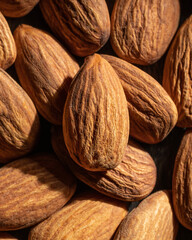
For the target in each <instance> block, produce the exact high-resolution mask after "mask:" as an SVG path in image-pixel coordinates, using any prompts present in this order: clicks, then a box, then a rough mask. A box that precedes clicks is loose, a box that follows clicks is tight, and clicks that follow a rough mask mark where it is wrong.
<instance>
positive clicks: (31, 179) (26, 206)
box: [0, 153, 76, 231]
mask: <svg viewBox="0 0 192 240" xmlns="http://www.w3.org/2000/svg"><path fill="white" fill-rule="evenodd" d="M75 188H76V181H75V179H74V177H73V176H72V174H70V172H69V171H66V170H65V169H64V168H63V167H62V165H61V164H60V163H59V162H58V160H57V159H56V157H55V156H54V155H51V154H46V153H45V154H38V155H33V156H30V157H27V158H22V159H19V160H16V161H14V162H11V163H9V164H7V165H5V166H3V167H2V168H1V169H0V192H1V194H0V230H1V231H7V230H16V229H21V228H26V227H29V226H32V225H35V224H37V223H38V222H40V221H42V220H44V219H45V218H47V217H49V216H50V215H51V214H52V213H54V212H55V211H57V210H58V209H60V208H61V207H63V206H64V205H65V203H66V202H67V201H68V200H69V199H70V198H71V197H72V195H73V193H74V191H75Z"/></svg>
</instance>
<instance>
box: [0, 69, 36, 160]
mask: <svg viewBox="0 0 192 240" xmlns="http://www.w3.org/2000/svg"><path fill="white" fill-rule="evenodd" d="M39 130H40V123H39V117H38V114H37V111H36V108H35V106H34V104H33V102H32V101H31V99H30V98H29V96H28V95H27V93H26V92H25V91H24V90H23V88H21V86H20V85H19V84H18V83H17V82H15V81H14V80H13V79H12V78H11V77H10V76H9V75H8V74H7V73H6V72H5V71H4V70H2V69H0V146H1V147H0V162H1V163H6V162H8V161H10V160H12V159H16V158H18V157H20V156H23V155H25V154H27V153H29V152H30V151H32V149H33V148H34V146H35V144H36V143H37V141H38V137H39Z"/></svg>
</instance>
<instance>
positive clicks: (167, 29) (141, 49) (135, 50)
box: [111, 0, 180, 65]
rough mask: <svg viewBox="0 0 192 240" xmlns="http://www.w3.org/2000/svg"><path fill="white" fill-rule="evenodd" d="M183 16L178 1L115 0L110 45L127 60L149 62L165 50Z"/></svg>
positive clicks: (141, 62)
mask: <svg viewBox="0 0 192 240" xmlns="http://www.w3.org/2000/svg"><path fill="white" fill-rule="evenodd" d="M179 17H180V5H179V1H178V0H155V1H148V0H138V1H132V0H116V2H115V4H114V8H113V12H112V16H111V45H112V47H113V49H114V51H115V52H116V54H117V55H118V56H119V57H121V58H123V59H124V60H126V61H128V62H131V63H136V64H141V65H148V64H152V63H154V62H156V61H157V60H158V59H160V58H161V56H162V55H163V54H164V53H165V51H166V49H167V48H168V46H169V44H170V42H171V39H172V38H173V36H174V34H175V32H176V30H177V27H178V24H179Z"/></svg>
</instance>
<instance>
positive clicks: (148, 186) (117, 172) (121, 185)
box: [51, 127, 156, 201]
mask: <svg viewBox="0 0 192 240" xmlns="http://www.w3.org/2000/svg"><path fill="white" fill-rule="evenodd" d="M51 140H52V146H53V149H54V151H55V153H56V155H57V156H58V158H59V159H60V160H61V162H62V163H64V164H67V165H68V166H69V167H70V169H71V171H72V172H73V174H74V175H75V176H76V177H77V178H78V179H79V180H81V181H82V182H84V183H85V184H87V185H89V186H90V187H92V188H94V189H95V190H97V191H99V192H101V193H103V194H105V195H107V196H109V197H113V198H116V199H120V200H123V201H138V200H140V199H143V198H144V197H146V196H147V195H149V194H150V193H151V191H152V190H153V188H154V186H155V183H156V166H155V163H154V161H153V159H152V158H151V156H150V155H149V154H148V153H147V152H146V151H145V150H144V149H142V148H141V147H140V146H139V145H138V144H136V143H134V142H133V141H130V140H129V145H128V146H127V148H126V150H125V155H124V156H123V159H122V162H121V163H120V164H119V165H118V166H117V167H116V168H114V169H111V170H107V171H105V172H92V171H88V170H86V169H84V168H82V167H80V166H79V165H78V164H76V163H75V162H74V161H73V160H72V159H71V158H70V156H69V153H68V152H67V149H66V147H65V145H64V140H63V134H62V129H61V127H53V128H52V139H51Z"/></svg>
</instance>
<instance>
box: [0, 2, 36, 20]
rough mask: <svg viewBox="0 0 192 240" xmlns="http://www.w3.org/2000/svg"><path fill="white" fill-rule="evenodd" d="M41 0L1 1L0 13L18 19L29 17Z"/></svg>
mask: <svg viewBox="0 0 192 240" xmlns="http://www.w3.org/2000/svg"><path fill="white" fill-rule="evenodd" d="M38 2H39V0H1V1H0V11H1V12H2V13H3V15H5V16H6V17H12V18H18V17H23V16H25V15H27V14H28V13H29V12H30V11H32V9H33V8H34V7H35V6H36V5H37V3H38Z"/></svg>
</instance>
